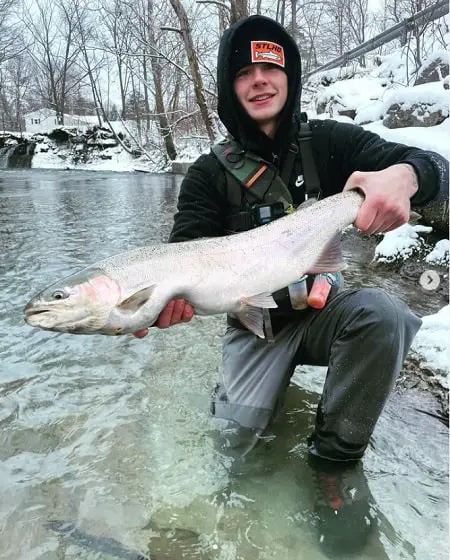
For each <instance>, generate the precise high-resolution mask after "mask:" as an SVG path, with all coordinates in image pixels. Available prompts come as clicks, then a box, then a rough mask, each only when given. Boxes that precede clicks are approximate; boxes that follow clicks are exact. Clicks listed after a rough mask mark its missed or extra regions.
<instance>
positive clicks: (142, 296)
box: [117, 286, 156, 313]
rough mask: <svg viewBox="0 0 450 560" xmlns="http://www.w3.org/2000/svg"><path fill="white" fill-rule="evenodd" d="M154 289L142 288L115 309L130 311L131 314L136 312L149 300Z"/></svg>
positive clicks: (149, 287) (152, 287)
mask: <svg viewBox="0 0 450 560" xmlns="http://www.w3.org/2000/svg"><path fill="white" fill-rule="evenodd" d="M155 287H156V286H147V287H146V288H142V290H139V291H137V292H135V293H134V294H131V296H129V297H127V298H126V299H124V300H123V301H121V302H120V303H119V305H118V306H117V307H118V308H119V309H121V310H122V311H131V312H133V313H134V312H136V311H138V309H140V308H141V307H142V306H143V305H144V304H145V303H147V301H148V300H149V299H150V297H151V295H152V293H153V291H154V289H155Z"/></svg>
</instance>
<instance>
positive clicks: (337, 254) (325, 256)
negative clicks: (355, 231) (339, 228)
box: [308, 233, 347, 274]
mask: <svg viewBox="0 0 450 560" xmlns="http://www.w3.org/2000/svg"><path fill="white" fill-rule="evenodd" d="M346 266H347V265H346V264H345V262H344V257H343V255H342V247H341V235H340V233H339V234H337V235H335V236H334V237H333V238H332V239H330V241H329V242H328V243H327V244H326V246H325V248H324V249H323V251H322V252H321V253H320V255H319V257H318V259H317V260H316V262H315V263H314V265H313V266H312V267H311V268H310V269H309V270H308V274H321V273H324V272H339V271H341V270H344V268H346Z"/></svg>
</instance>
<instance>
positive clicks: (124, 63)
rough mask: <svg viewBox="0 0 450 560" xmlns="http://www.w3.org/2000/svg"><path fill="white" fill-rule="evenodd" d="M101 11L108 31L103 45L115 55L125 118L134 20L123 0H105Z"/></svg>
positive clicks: (122, 113)
mask: <svg viewBox="0 0 450 560" xmlns="http://www.w3.org/2000/svg"><path fill="white" fill-rule="evenodd" d="M101 11H102V23H103V25H104V27H105V29H106V31H107V37H106V38H105V39H106V44H104V45H103V47H104V48H106V49H107V50H108V51H109V52H110V53H111V54H112V55H113V56H114V59H115V62H116V68H117V75H118V79H119V90H120V98H121V104H122V110H121V116H122V119H124V120H125V119H126V118H127V114H126V105H127V104H126V99H127V95H128V93H129V85H130V72H129V67H128V53H129V52H130V50H131V44H130V37H131V34H132V30H133V20H132V17H130V10H129V6H128V5H127V3H126V2H122V0H112V1H109V0H103V1H102V4H101Z"/></svg>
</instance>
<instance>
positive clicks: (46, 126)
mask: <svg viewBox="0 0 450 560" xmlns="http://www.w3.org/2000/svg"><path fill="white" fill-rule="evenodd" d="M24 119H25V131H26V132H50V131H51V130H53V129H54V128H56V127H57V126H61V125H62V123H61V119H58V116H57V113H56V111H54V110H53V109H37V110H36V111H32V112H31V113H27V114H26V115H24ZM94 124H98V119H97V117H92V116H86V117H80V116H78V115H64V126H77V127H82V126H92V125H94Z"/></svg>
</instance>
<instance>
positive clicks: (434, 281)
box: [419, 270, 441, 292]
mask: <svg viewBox="0 0 450 560" xmlns="http://www.w3.org/2000/svg"><path fill="white" fill-rule="evenodd" d="M419 282H420V285H421V286H422V288H423V289H424V290H427V291H428V292H432V291H433V290H436V289H437V288H438V287H439V284H440V283H441V279H440V278H439V274H438V273H437V272H436V271H435V270H425V272H422V275H421V276H420V280H419Z"/></svg>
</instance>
